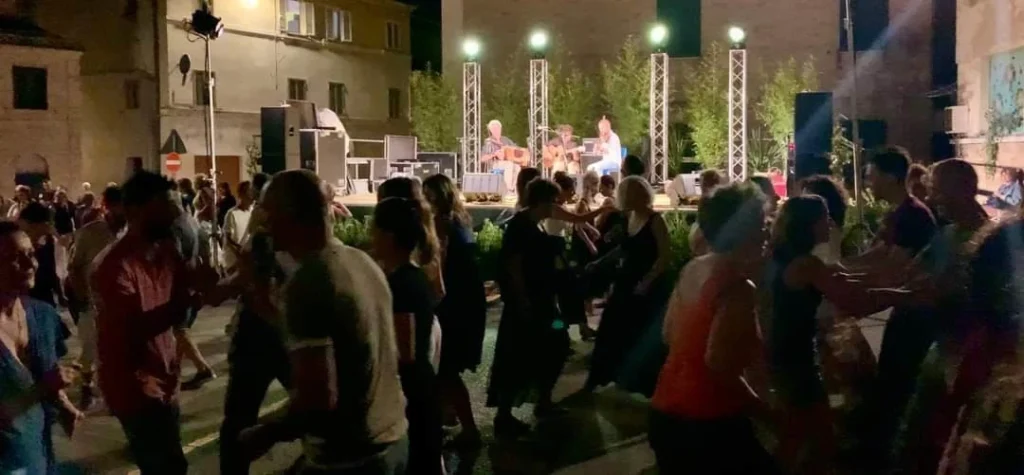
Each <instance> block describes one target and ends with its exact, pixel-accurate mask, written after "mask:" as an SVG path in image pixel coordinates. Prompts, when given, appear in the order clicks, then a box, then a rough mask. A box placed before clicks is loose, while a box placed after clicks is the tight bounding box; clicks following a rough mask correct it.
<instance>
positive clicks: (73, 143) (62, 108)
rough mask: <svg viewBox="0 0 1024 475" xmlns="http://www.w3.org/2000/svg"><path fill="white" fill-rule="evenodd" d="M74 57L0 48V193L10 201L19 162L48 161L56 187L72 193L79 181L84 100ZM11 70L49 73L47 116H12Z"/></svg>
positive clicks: (63, 52)
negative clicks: (34, 69)
mask: <svg viewBox="0 0 1024 475" xmlns="http://www.w3.org/2000/svg"><path fill="white" fill-rule="evenodd" d="M80 57H81V53H80V52H77V51H67V50H56V49H47V48H28V47H22V46H10V45H0V137H4V139H3V140H0V170H6V171H9V173H10V174H9V175H7V176H5V177H4V178H3V180H2V181H0V193H2V194H4V195H5V196H8V197H9V196H11V192H12V191H13V190H14V180H13V174H14V172H15V170H16V169H17V168H18V165H17V164H18V163H19V161H22V162H24V161H27V160H31V159H32V157H33V156H34V155H35V154H39V155H41V156H43V158H45V159H46V161H47V164H48V165H49V170H50V178H51V180H52V182H53V183H54V184H58V185H64V186H68V187H69V188H71V189H75V188H76V187H77V185H78V184H79V183H81V181H82V176H83V170H84V168H85V167H86V164H85V163H83V161H82V150H81V130H80V123H81V113H82V96H81V92H80V90H81V89H80V87H81V84H80V80H79V74H80V71H79V59H80ZM13 66H29V67H41V68H46V70H47V93H48V103H49V104H48V106H49V108H48V109H47V110H16V109H14V105H13V97H14V92H13V85H12V77H11V72H10V71H11V68H12V67H13Z"/></svg>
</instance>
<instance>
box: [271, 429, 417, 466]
mask: <svg viewBox="0 0 1024 475" xmlns="http://www.w3.org/2000/svg"><path fill="white" fill-rule="evenodd" d="M408 458H409V439H406V438H404V437H403V438H402V439H401V440H399V441H398V442H395V443H393V444H390V445H389V446H388V447H387V448H385V449H384V451H383V452H381V453H380V455H379V456H377V457H374V458H373V459H371V460H367V461H366V463H363V464H362V465H354V466H351V467H346V468H335V469H326V468H315V467H310V466H308V465H307V464H306V463H305V461H304V460H299V461H298V462H297V463H296V464H295V466H294V467H292V470H291V473H295V474H299V475H408V474H415V473H419V472H417V471H416V470H415V468H414V467H412V466H411V465H409V461H408ZM407 468H408V469H407Z"/></svg>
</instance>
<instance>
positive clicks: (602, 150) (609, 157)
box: [587, 117, 622, 173]
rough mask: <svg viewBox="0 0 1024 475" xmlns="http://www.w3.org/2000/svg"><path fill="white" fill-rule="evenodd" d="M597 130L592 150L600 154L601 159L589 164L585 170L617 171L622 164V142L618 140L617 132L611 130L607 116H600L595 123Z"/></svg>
mask: <svg viewBox="0 0 1024 475" xmlns="http://www.w3.org/2000/svg"><path fill="white" fill-rule="evenodd" d="M597 132H598V142H597V146H596V147H595V150H594V152H595V153H599V154H601V161H600V162H597V163H592V164H590V166H589V167H587V171H588V172H589V171H594V172H597V173H602V172H604V171H606V170H612V171H618V170H619V167H620V166H622V142H620V141H619V136H618V134H616V133H615V132H612V122H611V121H610V120H608V118H607V117H602V118H601V121H600V122H598V123H597Z"/></svg>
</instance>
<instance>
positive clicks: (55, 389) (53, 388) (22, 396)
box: [0, 366, 71, 429]
mask: <svg viewBox="0 0 1024 475" xmlns="http://www.w3.org/2000/svg"><path fill="white" fill-rule="evenodd" d="M70 379H71V378H70V375H68V374H66V370H62V369H61V368H60V367H59V366H58V367H54V368H52V369H51V370H49V371H47V372H46V373H45V374H43V377H42V378H41V379H40V380H39V381H36V382H35V384H33V385H32V386H30V387H29V388H27V389H26V390H25V391H23V392H21V393H18V394H16V395H14V396H12V397H8V398H5V399H0V429H7V428H8V427H10V426H11V424H13V423H14V421H15V420H16V419H17V418H18V417H19V416H21V415H22V414H24V413H25V412H26V411H28V410H29V409H31V408H32V407H34V406H35V405H36V404H39V403H42V402H45V401H50V400H54V399H56V398H58V397H59V394H60V393H62V392H63V389H64V388H65V387H66V386H67V385H68V382H69V381H70Z"/></svg>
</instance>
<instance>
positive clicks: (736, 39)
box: [729, 26, 747, 45]
mask: <svg viewBox="0 0 1024 475" xmlns="http://www.w3.org/2000/svg"><path fill="white" fill-rule="evenodd" d="M746 39H747V32H745V31H743V28H740V27H738V26H733V27H730V28H729V40H730V41H732V43H733V44H737V45H738V44H742V43H743V41H744V40H746Z"/></svg>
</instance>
